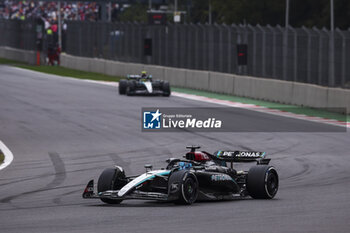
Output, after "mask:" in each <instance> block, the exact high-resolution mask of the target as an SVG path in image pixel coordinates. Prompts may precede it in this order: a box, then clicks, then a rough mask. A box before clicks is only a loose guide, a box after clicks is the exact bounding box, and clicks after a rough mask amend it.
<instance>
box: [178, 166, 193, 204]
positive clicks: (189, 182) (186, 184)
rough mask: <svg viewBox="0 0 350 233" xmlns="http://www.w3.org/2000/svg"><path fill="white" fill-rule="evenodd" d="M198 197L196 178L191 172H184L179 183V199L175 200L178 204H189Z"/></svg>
mask: <svg viewBox="0 0 350 233" xmlns="http://www.w3.org/2000/svg"><path fill="white" fill-rule="evenodd" d="M197 197H198V180H197V177H196V176H195V175H193V174H192V173H189V172H188V173H186V174H185V175H184V177H183V180H182V183H181V184H180V192H179V199H178V200H176V201H175V204H178V205H191V204H193V203H194V202H195V201H196V200H197Z"/></svg>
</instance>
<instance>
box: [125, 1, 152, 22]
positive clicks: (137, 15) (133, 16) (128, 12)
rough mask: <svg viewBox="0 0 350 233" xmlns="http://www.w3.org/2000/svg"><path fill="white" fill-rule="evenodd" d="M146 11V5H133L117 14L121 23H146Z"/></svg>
mask: <svg viewBox="0 0 350 233" xmlns="http://www.w3.org/2000/svg"><path fill="white" fill-rule="evenodd" d="M147 10H148V5H146V4H141V3H137V4H133V5H131V6H130V7H128V8H126V9H124V10H123V11H121V12H120V13H119V20H120V21H122V22H128V21H129V22H134V21H137V22H147V20H148V17H147Z"/></svg>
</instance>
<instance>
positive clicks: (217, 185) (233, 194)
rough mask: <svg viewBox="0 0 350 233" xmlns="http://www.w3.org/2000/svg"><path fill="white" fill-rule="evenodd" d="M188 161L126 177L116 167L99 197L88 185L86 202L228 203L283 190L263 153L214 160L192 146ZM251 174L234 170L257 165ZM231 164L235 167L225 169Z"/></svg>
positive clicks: (218, 155) (107, 173)
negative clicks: (243, 164)
mask: <svg viewBox="0 0 350 233" xmlns="http://www.w3.org/2000/svg"><path fill="white" fill-rule="evenodd" d="M187 148H189V149H191V151H190V152H188V153H186V155H185V156H184V159H176V158H171V159H168V160H167V163H168V165H167V167H166V168H165V169H161V170H152V166H151V165H145V168H146V173H144V174H142V175H139V176H130V177H127V176H126V175H125V173H124V170H123V168H121V167H119V166H115V167H114V168H109V169H106V170H104V171H103V172H102V174H101V175H100V177H99V179H98V183H97V193H95V192H94V181H93V180H90V182H89V183H88V184H87V186H86V188H85V190H84V192H83V198H99V199H100V200H101V201H103V202H105V203H108V204H119V203H120V202H122V201H123V200H126V199H144V200H158V201H171V202H174V203H177V204H188V205H189V204H192V203H194V202H195V201H197V200H223V199H234V198H237V197H239V198H244V197H249V196H250V197H252V198H256V199H272V198H273V197H274V196H275V195H276V193H277V190H278V182H279V181H278V174H277V171H276V169H275V168H274V167H273V166H269V165H268V164H269V162H270V159H267V158H265V153H263V152H253V151H217V152H215V153H214V154H210V153H208V152H205V151H196V149H199V148H200V147H196V146H190V147H187ZM255 161H256V163H257V164H256V165H255V166H253V167H251V168H250V169H249V171H237V170H235V169H233V163H235V162H255ZM227 163H231V166H230V167H228V166H226V164H227Z"/></svg>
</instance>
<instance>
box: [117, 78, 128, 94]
mask: <svg viewBox="0 0 350 233" xmlns="http://www.w3.org/2000/svg"><path fill="white" fill-rule="evenodd" d="M127 86H128V81H127V80H125V79H122V80H120V81H119V94H120V95H125V94H126V87H127Z"/></svg>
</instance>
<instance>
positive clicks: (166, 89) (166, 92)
mask: <svg viewBox="0 0 350 233" xmlns="http://www.w3.org/2000/svg"><path fill="white" fill-rule="evenodd" d="M162 90H163V96H166V97H169V96H170V94H171V90H170V84H169V82H168V81H164V82H163V85H162Z"/></svg>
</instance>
